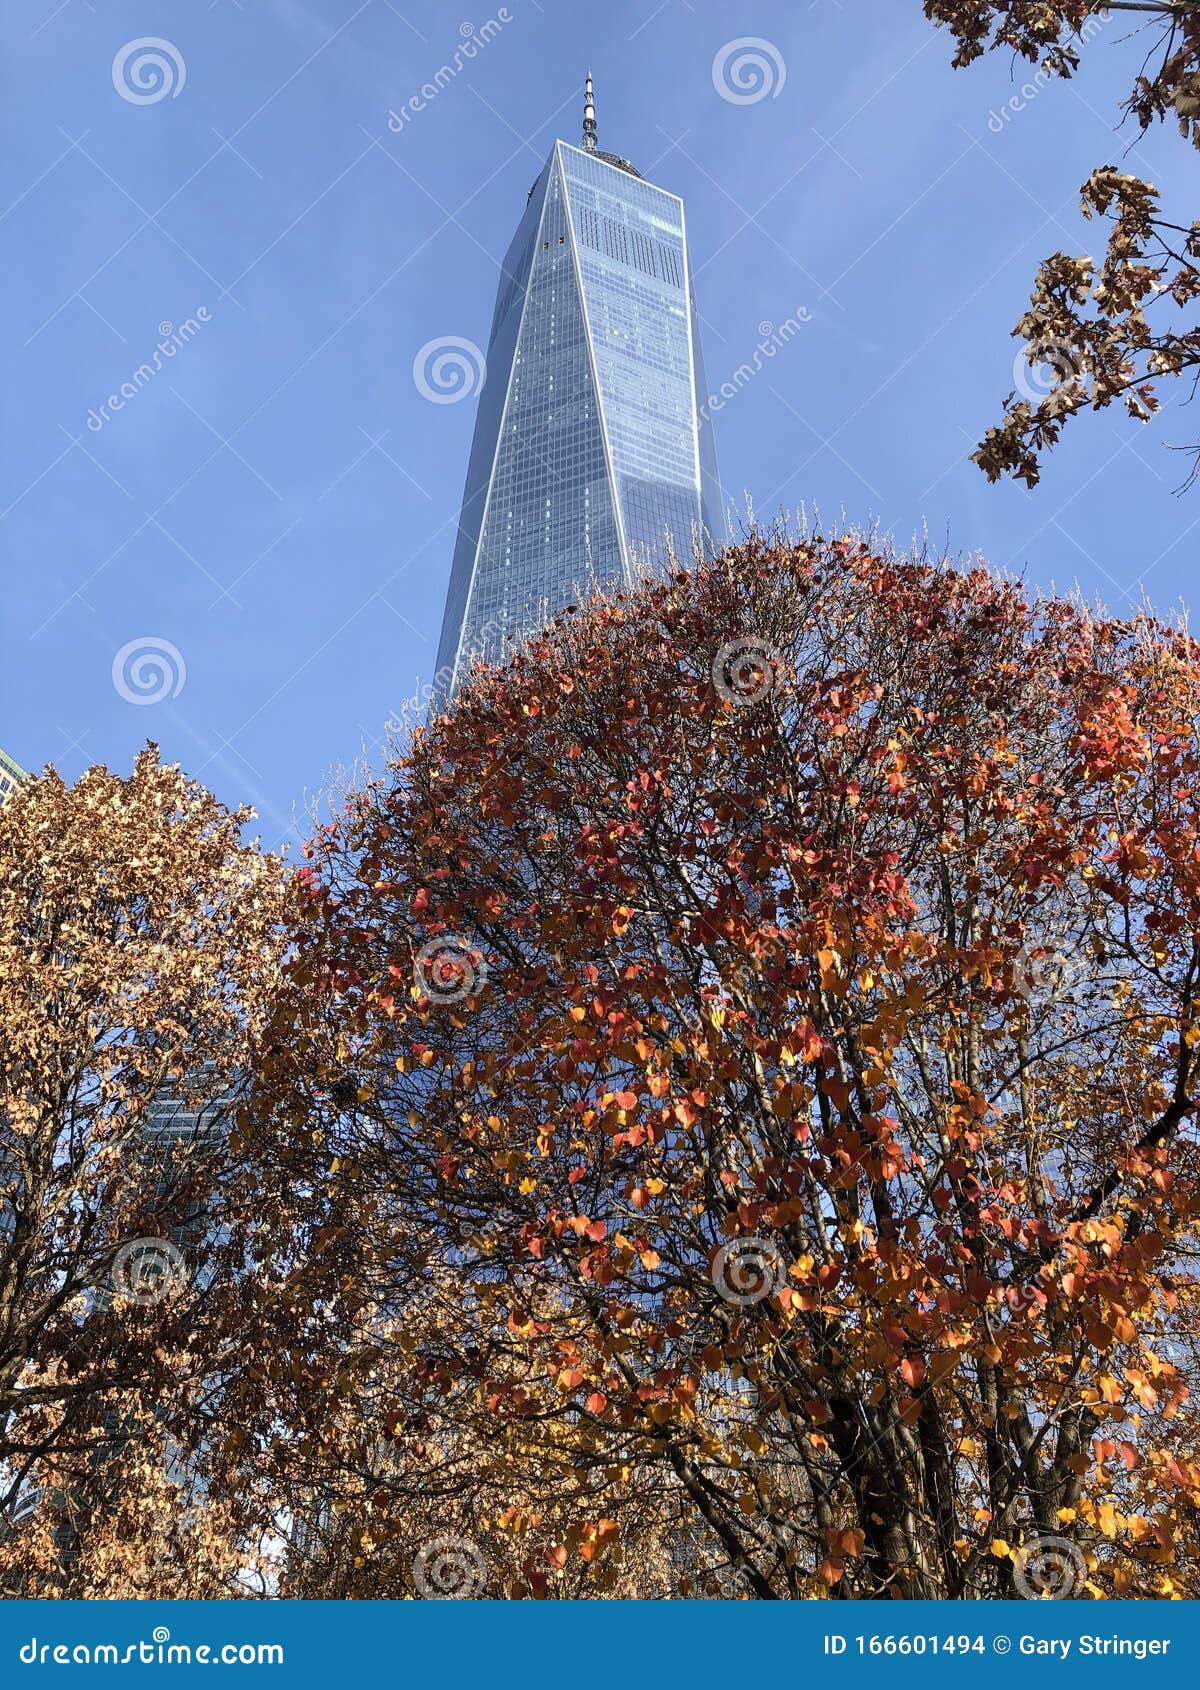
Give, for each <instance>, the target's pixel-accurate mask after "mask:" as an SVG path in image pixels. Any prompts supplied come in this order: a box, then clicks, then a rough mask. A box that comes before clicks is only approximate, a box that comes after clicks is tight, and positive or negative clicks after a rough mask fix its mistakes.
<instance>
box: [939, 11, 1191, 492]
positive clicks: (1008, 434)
mask: <svg viewBox="0 0 1200 1690" xmlns="http://www.w3.org/2000/svg"><path fill="white" fill-rule="evenodd" d="M925 15H926V16H927V17H928V18H931V19H932V20H933V21H934V22H935V23H936V24H939V25H942V26H944V27H945V28H947V29H949V30H950V31H951V32H952V34H953V35H954V37H955V41H956V43H957V45H956V51H955V55H954V63H955V64H956V65H969V64H971V63H972V62H973V61H974V60H976V59H978V58H980V57H981V56H982V55H983V54H984V53H985V52H987V51H988V50H989V49H991V50H1001V51H1006V52H1010V53H1012V54H1014V55H1016V57H1017V58H1018V59H1021V60H1026V61H1028V62H1029V63H1031V64H1040V65H1041V67H1042V71H1041V72H1040V74H1047V75H1049V76H1051V77H1070V76H1071V75H1072V74H1073V73H1074V72H1075V70H1076V69H1077V68H1078V66H1079V63H1080V56H1081V53H1082V52H1083V51H1085V50H1091V51H1095V50H1096V46H1095V43H1096V38H1097V36H1098V34H1099V33H1100V31H1101V30H1102V29H1103V28H1104V27H1105V26H1106V25H1107V26H1111V25H1113V24H1114V23H1115V22H1116V21H1117V20H1120V21H1121V22H1125V23H1128V24H1129V25H1130V26H1139V27H1140V29H1142V30H1144V31H1145V35H1146V56H1145V60H1144V62H1143V65H1142V69H1141V71H1140V73H1139V75H1138V76H1137V78H1136V80H1135V82H1134V86H1133V88H1132V89H1131V91H1130V94H1129V97H1128V99H1127V100H1126V101H1125V105H1124V109H1125V112H1126V115H1127V118H1128V119H1129V121H1130V122H1131V123H1132V125H1133V128H1134V131H1135V133H1137V134H1142V133H1145V132H1146V131H1147V130H1148V129H1150V128H1152V127H1153V126H1154V125H1155V124H1157V123H1160V122H1168V123H1176V124H1177V125H1178V127H1179V132H1180V134H1181V136H1182V137H1183V140H1184V142H1185V143H1186V144H1190V145H1191V146H1193V147H1200V5H1198V4H1196V0H1113V3H1111V4H1107V5H1106V4H1103V3H1101V0H925ZM1081 192H1082V211H1083V214H1084V216H1085V217H1086V218H1088V219H1092V218H1100V219H1103V220H1105V221H1106V223H1107V249H1106V251H1105V254H1104V257H1103V259H1102V260H1101V261H1100V262H1099V263H1097V262H1096V260H1095V259H1094V258H1093V257H1091V256H1089V255H1072V254H1068V253H1064V252H1056V253H1054V254H1053V255H1052V256H1051V257H1049V258H1047V259H1046V260H1045V262H1044V263H1043V264H1042V265H1041V267H1040V268H1039V270H1038V273H1037V277H1036V279H1035V283H1034V288H1033V293H1032V296H1031V298H1030V302H1029V309H1028V310H1027V311H1026V312H1025V314H1024V315H1023V316H1022V317H1021V319H1020V321H1019V322H1018V323H1017V325H1016V328H1015V329H1014V331H1013V333H1014V334H1015V335H1018V336H1020V338H1021V339H1022V340H1023V341H1024V343H1025V345H1024V353H1025V357H1026V360H1027V362H1028V364H1029V365H1030V366H1031V368H1032V369H1033V370H1040V372H1041V379H1040V380H1039V381H1038V382H1037V383H1036V384H1033V385H1032V392H1031V383H1029V382H1027V383H1025V384H1023V386H1024V388H1025V391H1024V393H1023V394H1016V393H1013V394H1010V395H1009V397H1008V400H1007V402H1006V406H1005V412H1004V417H1003V420H1002V421H1001V422H1000V423H999V424H998V425H997V426H996V427H994V428H990V429H989V430H988V431H987V434H986V435H985V437H984V439H983V441H982V443H981V444H980V446H979V448H978V451H977V452H976V453H975V454H974V459H975V462H977V463H978V464H979V466H980V467H981V468H982V469H983V470H984V472H985V473H986V474H987V476H988V479H989V480H992V481H995V480H998V479H999V477H1000V476H1002V475H1012V476H1014V477H1015V478H1016V479H1017V480H1020V481H1024V482H1026V483H1027V484H1028V485H1029V486H1030V487H1032V486H1034V485H1036V483H1037V481H1038V478H1039V465H1040V459H1041V456H1042V454H1043V452H1044V451H1045V450H1046V449H1048V448H1050V447H1052V446H1053V445H1054V444H1055V443H1056V442H1057V440H1058V439H1059V437H1060V435H1061V432H1062V428H1063V425H1064V423H1065V422H1066V421H1067V420H1068V418H1070V417H1072V416H1074V415H1076V414H1077V413H1078V412H1080V411H1082V410H1084V409H1086V408H1088V407H1090V408H1091V409H1093V410H1103V409H1105V408H1106V407H1107V406H1109V405H1111V404H1114V403H1120V404H1122V405H1124V407H1125V409H1126V410H1127V411H1128V413H1129V415H1130V416H1131V417H1133V418H1134V419H1135V420H1137V421H1140V422H1145V421H1147V420H1148V419H1149V417H1150V416H1151V415H1152V413H1153V412H1154V411H1156V410H1157V409H1158V399H1157V397H1156V387H1157V384H1158V381H1159V379H1160V378H1162V377H1167V376H1184V375H1186V374H1187V373H1188V372H1189V371H1192V372H1194V371H1196V370H1197V368H1200V326H1197V323H1196V302H1197V299H1198V298H1200V222H1198V221H1197V220H1196V219H1194V218H1192V219H1189V218H1188V216H1187V213H1186V212H1184V213H1183V214H1182V221H1179V220H1178V219H1177V218H1174V217H1172V216H1170V215H1168V214H1167V213H1166V212H1164V210H1163V208H1162V207H1161V205H1160V203H1159V192H1158V190H1157V189H1156V188H1155V186H1154V184H1153V183H1151V182H1148V181H1145V180H1143V179H1142V178H1140V177H1139V176H1137V175H1134V174H1132V173H1129V172H1126V171H1123V170H1121V169H1120V168H1119V166H1118V165H1117V164H1116V163H1113V162H1107V163H1104V164H1101V165H1100V166H1098V168H1097V169H1096V170H1094V171H1093V172H1092V174H1091V176H1089V178H1088V180H1087V181H1086V182H1085V183H1084V184H1083V187H1082V190H1081ZM1192 379H1193V381H1194V379H1195V377H1194V375H1193V378H1192ZM1040 387H1044V388H1045V392H1044V393H1040V394H1039V392H1038V388H1040ZM1196 453H1200V448H1196V449H1194V462H1193V469H1192V474H1191V476H1190V477H1189V481H1190V480H1192V479H1194V478H1195V475H1196V472H1197V468H1200V456H1196V455H1195V454H1196Z"/></svg>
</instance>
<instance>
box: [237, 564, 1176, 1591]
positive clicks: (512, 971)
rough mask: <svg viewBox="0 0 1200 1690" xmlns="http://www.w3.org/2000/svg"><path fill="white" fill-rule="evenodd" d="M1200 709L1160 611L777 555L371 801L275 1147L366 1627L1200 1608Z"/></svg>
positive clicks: (709, 576) (370, 789)
mask: <svg viewBox="0 0 1200 1690" xmlns="http://www.w3.org/2000/svg"><path fill="white" fill-rule="evenodd" d="M1198 702H1200V652H1198V651H1197V648H1196V646H1195V645H1194V643H1193V642H1191V641H1190V640H1189V639H1188V638H1187V637H1186V636H1185V635H1184V634H1183V633H1181V632H1177V631H1175V630H1172V629H1169V628H1166V627H1164V626H1162V625H1160V624H1158V623H1156V622H1154V621H1152V620H1150V619H1148V618H1146V617H1139V618H1137V619H1135V620H1133V621H1130V622H1117V621H1109V620H1105V619H1103V618H1101V617H1098V616H1094V615H1091V614H1089V613H1088V612H1087V611H1085V610H1084V609H1083V608H1081V607H1080V606H1078V605H1075V604H1069V603H1065V602H1062V601H1059V600H1054V599H1048V600H1040V601H1033V602H1031V601H1030V600H1029V599H1028V598H1027V597H1026V596H1025V594H1024V593H1023V592H1022V591H1021V590H1020V588H1019V587H1018V586H1016V585H1014V584H1012V583H1008V582H1003V581H1000V580H998V579H996V578H995V577H994V576H992V575H990V574H988V573H987V572H986V571H985V570H983V569H981V568H980V569H972V570H969V571H967V572H958V571H955V570H953V569H950V568H947V567H941V566H939V565H936V564H933V563H930V562H928V561H925V560H922V559H919V558H913V559H903V558H897V557H894V556H890V555H886V554H881V553H879V552H878V551H875V550H872V549H871V548H870V547H868V546H866V545H865V544H863V543H860V542H859V541H857V540H855V539H853V538H842V539H838V540H834V541H825V540H821V539H815V540H811V541H806V542H803V543H793V542H791V541H788V540H786V539H785V538H783V537H781V536H776V537H774V538H770V539H768V538H763V537H752V538H751V539H750V541H749V542H748V543H747V544H746V545H744V546H743V547H742V548H740V549H738V550H736V551H734V552H732V553H730V554H729V555H727V556H726V557H725V558H724V559H723V560H721V561H720V562H718V563H716V564H714V565H711V566H705V567H702V568H699V569H697V570H695V571H685V570H675V571H674V572H673V573H671V574H670V575H669V576H668V577H666V578H665V579H661V580H659V581H657V582H656V583H654V584H650V585H647V586H645V587H644V588H642V589H641V590H640V591H639V592H638V593H637V594H636V595H635V596H633V597H632V598H629V599H626V598H617V599H615V600H610V601H603V602H598V603H597V604H596V605H594V606H592V607H591V608H590V609H588V610H587V611H586V612H584V613H581V614H580V613H570V614H568V615H567V616H565V617H564V618H562V619H561V621H560V622H559V623H558V624H556V625H555V626H554V627H553V628H552V629H550V630H548V631H547V632H546V633H545V635H544V636H542V637H540V638H538V639H535V640H533V641H532V642H530V643H529V645H528V646H527V648H526V649H525V650H524V651H523V652H522V653H521V654H520V655H518V656H517V657H516V658H515V659H514V661H513V663H512V664H511V665H510V666H509V667H508V668H507V669H504V670H498V671H490V672H482V673H480V674H478V675H477V677H476V678H475V679H474V681H473V682H472V683H471V684H470V685H468V686H467V687H466V688H465V689H464V691H463V692H462V693H461V694H460V695H459V698H458V700H457V701H456V705H455V707H454V709H453V710H452V711H451V712H450V713H448V714H446V715H444V716H441V717H439V718H437V719H436V720H434V721H433V722H432V723H431V725H430V726H429V728H428V730H427V731H423V732H419V733H418V734H417V735H416V737H415V739H414V741H413V743H412V745H411V747H409V748H408V749H407V750H406V751H405V753H404V754H403V755H401V756H399V757H398V758H397V760H396V761H395V763H394V765H393V766H392V767H391V768H390V770H389V771H388V773H387V774H386V776H384V777H383V778H381V779H378V780H375V781H372V782H370V783H368V784H366V785H365V786H364V787H362V788H361V789H360V790H358V791H355V792H353V793H351V794H350V796H349V798H348V800H347V802H346V804H345V806H344V809H343V810H342V811H341V812H340V813H339V814H336V815H335V816H334V817H333V818H332V819H331V820H330V821H329V822H328V823H327V824H325V825H323V826H322V827H321V828H320V829H319V831H318V833H317V835H316V837H315V839H314V841H313V843H312V845H311V847H310V861H309V862H308V864H307V865H306V866H305V868H304V869H303V870H302V871H301V873H302V882H303V887H304V893H303V896H304V901H305V906H306V913H305V915H304V919H303V925H302V926H301V928H300V931H299V933H298V936H297V941H296V950H295V957H294V962H293V965H292V967H291V970H290V985H289V989H288V991H287V992H286V993H285V995H284V998H283V999H282V1000H281V1005H280V1013H279V1016H278V1018H277V1022H276V1027H275V1030H274V1034H273V1047H274V1051H275V1055H274V1056H273V1058H272V1060H271V1062H270V1064H268V1067H267V1069H266V1070H265V1073H264V1084H263V1089H262V1092H261V1094H260V1096H259V1098H258V1101H257V1104H256V1107H257V1108H258V1109H259V1110H260V1111H262V1112H263V1113H264V1115H265V1117H266V1118H268V1119H269V1120H271V1121H272V1122H273V1123H274V1125H273V1126H272V1127H271V1128H270V1130H271V1131H273V1132H275V1133H276V1134H277V1135H278V1136H279V1138H280V1140H281V1141H282V1142H290V1143H291V1144H292V1146H293V1149H294V1152H295V1154H296V1156H297V1157H298V1161H297V1170H296V1180H297V1183H298V1184H303V1185H304V1186H305V1187H306V1189H311V1190H312V1191H313V1192H314V1202H315V1203H316V1204H317V1205H318V1207H319V1208H320V1210H321V1215H320V1233H319V1236H320V1238H321V1240H322V1247H321V1249H320V1250H319V1251H317V1252H314V1257H313V1261H312V1262H311V1263H310V1264H309V1266H310V1271H311V1273H312V1274H313V1276H314V1277H312V1278H311V1279H310V1280H309V1281H308V1296H309V1298H310V1300H311V1301H315V1302H316V1303H318V1304H319V1305H320V1306H321V1307H323V1308H324V1309H325V1310H326V1313H327V1315H328V1318H330V1319H331V1320H332V1321H333V1322H334V1323H335V1324H336V1325H337V1327H338V1330H339V1332H340V1334H341V1340H342V1349H341V1353H340V1357H339V1363H338V1368H337V1371H336V1374H335V1375H334V1376H332V1377H330V1378H328V1379H327V1380H326V1389H325V1391H324V1393H323V1394H322V1396H321V1398H320V1401H319V1402H318V1401H317V1399H316V1398H315V1397H311V1398H310V1399H309V1400H310V1404H311V1407H312V1411H313V1415H314V1418H313V1420H312V1422H311V1425H310V1426H306V1427H305V1428H304V1436H305V1440H306V1442H305V1450H306V1454H307V1455H309V1456H310V1457H311V1460H310V1462H309V1465H308V1466H307V1468H306V1480H307V1482H311V1483H312V1484H314V1485H315V1484H318V1483H319V1486H320V1488H321V1490H322V1498H323V1500H322V1503H321V1507H320V1509H319V1510H317V1509H316V1507H315V1505H314V1504H310V1505H309V1507H310V1510H311V1514H312V1517H313V1518H316V1516H317V1514H318V1512H319V1514H320V1518H321V1519H322V1520H324V1521H327V1522H340V1523H337V1524H335V1525H334V1526H332V1527H331V1529H330V1531H329V1532H328V1533H327V1534H326V1536H325V1537H324V1538H323V1539H322V1540H321V1541H322V1542H323V1543H324V1544H325V1545H326V1546H328V1545H329V1544H331V1543H332V1541H333V1540H334V1539H335V1538H336V1539H337V1543H338V1545H339V1546H340V1547H338V1548H337V1549H336V1553H335V1559H337V1563H338V1565H339V1566H340V1567H341V1568H342V1570H343V1576H344V1577H345V1578H346V1579H348V1580H349V1581H350V1582H351V1584H353V1583H354V1581H357V1591H358V1592H364V1591H365V1590H367V1589H369V1590H370V1591H371V1592H372V1593H374V1594H380V1595H387V1594H402V1593H403V1594H407V1593H411V1591H412V1590H413V1586H414V1580H415V1574H416V1572H417V1571H418V1570H419V1568H420V1566H421V1565H422V1561H421V1557H422V1555H424V1556H425V1557H426V1559H427V1558H428V1555H429V1554H430V1553H436V1554H446V1555H450V1554H453V1555H457V1557H458V1559H459V1562H460V1563H461V1564H462V1566H465V1567H466V1574H465V1580H464V1582H465V1583H466V1585H467V1586H468V1587H469V1588H470V1589H471V1590H473V1591H478V1590H480V1589H481V1588H486V1589H488V1590H490V1592H491V1593H492V1594H504V1593H507V1594H510V1595H522V1594H533V1595H535V1596H540V1595H554V1594H562V1593H581V1594H604V1593H606V1592H619V1591H622V1590H627V1589H630V1588H633V1589H639V1588H640V1589H641V1590H642V1592H643V1593H647V1594H652V1593H654V1592H655V1591H662V1590H664V1589H665V1590H667V1591H672V1592H675V1593H684V1594H686V1593H690V1592H693V1591H700V1592H703V1591H705V1590H707V1591H709V1592H711V1593H724V1594H740V1595H744V1596H749V1597H753V1598H759V1599H778V1598H804V1597H812V1596H827V1595H832V1596H837V1597H860V1598H862V1597H865V1598H872V1597H886V1596H916V1597H942V1596H949V1597H956V1598H962V1597H979V1596H984V1597H988V1596H1005V1595H1010V1594H1013V1593H1014V1591H1016V1592H1021V1593H1023V1594H1036V1593H1038V1592H1039V1591H1040V1590H1042V1589H1045V1588H1049V1589H1052V1590H1054V1591H1056V1593H1059V1594H1062V1593H1064V1591H1065V1592H1067V1593H1069V1592H1070V1591H1072V1590H1074V1591H1076V1592H1077V1593H1078V1594H1081V1595H1082V1594H1092V1595H1094V1596H1113V1595H1128V1596H1157V1595H1185V1596H1194V1595H1196V1594H1198V1593H1200V1562H1198V1560H1197V1547H1198V1546H1197V1543H1196V1531H1195V1524H1194V1522H1195V1518H1196V1512H1195V1511H1196V1508H1197V1505H1198V1504H1200V1445H1198V1442H1197V1437H1196V1431H1197V1427H1196V1416H1195V1410H1194V1407H1193V1404H1192V1398H1191V1397H1190V1395H1189V1388H1190V1385H1191V1383H1193V1382H1194V1376H1195V1373H1196V1365H1195V1363H1196V1357H1195V1353H1194V1337H1193V1333H1194V1317H1195V1309H1196V1304H1197V1281H1196V1275H1195V1270H1194V1262H1195V1251H1196V1244H1197V1238H1196V1222H1197V1214H1198V1206H1200V1186H1198V1184H1197V1171H1198V1170H1197V1155H1196V1140H1195V1128H1194V1118H1195V1109H1196V1106H1197V1102H1198V1101H1200V1075H1197V1072H1196V1060H1197V1058H1196V1050H1197V1046H1198V1045H1200V1026H1198V1024H1197V1012H1196V990H1197V982H1198V979H1200V975H1198V969H1200V948H1198V939H1200V866H1198V865H1200V851H1198V847H1197V827H1196V796H1197V780H1198V779H1200V761H1198V758H1200V746H1198V745H1197V737H1196V721H1197V703H1198ZM414 1498H416V1499H419V1503H420V1512H419V1513H418V1516H417V1517H416V1518H415V1519H413V1518H411V1516H410V1514H409V1509H410V1507H411V1505H412V1500H413V1499H414ZM303 1506H304V1505H303V1504H301V1508H302V1509H303ZM439 1522H440V1524H439ZM446 1533H449V1534H450V1535H451V1537H452V1540H453V1544H454V1548H453V1550H452V1551H451V1550H446V1549H445V1547H444V1543H443V1537H444V1534H446ZM318 1535H319V1534H318ZM464 1538H465V1539H466V1540H467V1541H466V1543H465V1544H464V1542H463V1539H464ZM431 1543H433V1544H435V1545H436V1544H439V1543H443V1548H442V1549H435V1550H434V1551H431V1550H430V1548H429V1545H430V1544H431ZM416 1588H417V1590H418V1591H420V1590H421V1586H420V1582H419V1580H418V1581H416ZM426 1593H427V1592H426Z"/></svg>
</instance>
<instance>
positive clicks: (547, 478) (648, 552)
mask: <svg viewBox="0 0 1200 1690" xmlns="http://www.w3.org/2000/svg"><path fill="white" fill-rule="evenodd" d="M705 392H706V388H705V383H704V375H703V367H702V364H701V360H700V336H699V332H698V324H697V317H696V305H695V299H694V296H693V293H692V279H691V267H690V263H689V259H688V246H687V233H686V227H685V223H684V214H683V201H682V200H681V199H680V198H679V197H678V196H677V195H676V194H671V193H668V192H667V191H666V189H665V188H658V187H655V186H653V185H652V184H651V183H649V182H647V181H645V180H643V178H642V177H641V175H640V174H639V173H638V171H637V170H636V169H635V167H634V166H633V165H632V164H630V162H629V160H628V159H624V158H618V157H617V156H616V155H615V154H614V153H605V152H601V151H600V150H599V149H598V147H597V142H596V112H595V105H594V102H593V95H592V79H591V76H590V75H589V77H588V79H587V86H586V93H585V97H584V119H583V141H582V145H581V146H578V147H572V146H568V145H567V143H566V142H565V141H557V142H555V144H554V147H553V149H552V150H551V153H550V156H549V158H548V159H547V160H546V165H545V168H544V169H543V171H542V173H541V175H540V176H539V177H538V179H537V181H536V182H535V183H534V185H533V187H532V188H531V189H530V191H529V198H528V203H527V204H526V207H525V214H524V216H523V217H522V218H521V222H520V224H519V226H518V228H517V232H516V234H515V235H514V236H513V240H512V244H511V246H510V247H509V249H508V253H507V256H506V257H505V260H504V268H503V272H502V275H501V278H500V286H499V289H498V292H497V295H496V308H495V312H494V314H493V317H492V328H491V335H490V337H489V341H488V350H487V371H486V377H485V380H484V383H483V388H482V392H481V395H480V400H479V411H478V416H477V418H476V423H475V438H474V442H473V444H472V447H471V458H470V465H469V467H468V470H467V482H466V488H465V490H464V493H463V502H462V514H461V516H460V518H459V526H458V539H457V543H456V545H455V550H454V562H453V566H452V569H451V574H450V586H449V590H448V592H447V595H446V610H445V617H444V620H443V623H442V637H441V644H440V646H439V650H438V674H439V677H440V678H441V680H442V681H443V683H444V684H445V691H446V692H447V693H452V692H453V691H454V689H455V687H456V686H457V685H458V684H459V683H460V682H461V680H462V679H463V676H464V675H465V674H466V673H467V671H468V670H469V668H470V664H471V661H472V660H473V659H474V658H477V657H481V658H483V659H485V660H486V661H494V660H496V659H497V658H499V657H500V656H501V655H502V654H503V652H504V650H505V648H506V646H507V644H508V643H509V642H510V641H511V640H512V639H514V638H515V637H518V636H520V635H521V634H523V633H528V632H530V631H531V630H533V629H536V628H539V627H541V626H542V625H543V624H544V622H545V620H546V618H547V616H549V615H553V614H555V613H556V612H558V611H560V610H562V609H563V607H564V606H565V605H566V604H567V603H568V602H570V601H571V600H573V599H577V598H579V596H580V595H584V596H589V595H590V594H591V593H592V592H595V591H601V592H603V591H609V590H619V589H620V588H622V587H626V586H629V585H631V584H632V582H633V580H634V578H635V575H636V573H637V572H639V571H640V570H641V569H642V568H644V567H646V566H650V567H653V566H655V565H657V564H661V563H662V561H663V560H664V558H665V557H666V556H667V555H668V553H669V551H670V549H671V548H672V547H673V548H674V551H675V552H676V554H677V555H679V556H681V557H683V558H690V557H691V555H692V550H693V542H694V540H695V539H696V538H697V537H699V539H700V541H701V543H703V541H704V539H705V537H706V536H708V535H711V534H715V533H716V532H717V530H718V524H719V522H720V520H721V502H720V491H719V483H718V480H717V468H716V458H715V454H714V450H713V441H712V432H711V427H710V424H709V420H708V416H707V413H706V412H705V411H703V410H702V408H701V407H702V404H703V396H704V394H705Z"/></svg>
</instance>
